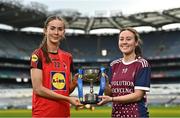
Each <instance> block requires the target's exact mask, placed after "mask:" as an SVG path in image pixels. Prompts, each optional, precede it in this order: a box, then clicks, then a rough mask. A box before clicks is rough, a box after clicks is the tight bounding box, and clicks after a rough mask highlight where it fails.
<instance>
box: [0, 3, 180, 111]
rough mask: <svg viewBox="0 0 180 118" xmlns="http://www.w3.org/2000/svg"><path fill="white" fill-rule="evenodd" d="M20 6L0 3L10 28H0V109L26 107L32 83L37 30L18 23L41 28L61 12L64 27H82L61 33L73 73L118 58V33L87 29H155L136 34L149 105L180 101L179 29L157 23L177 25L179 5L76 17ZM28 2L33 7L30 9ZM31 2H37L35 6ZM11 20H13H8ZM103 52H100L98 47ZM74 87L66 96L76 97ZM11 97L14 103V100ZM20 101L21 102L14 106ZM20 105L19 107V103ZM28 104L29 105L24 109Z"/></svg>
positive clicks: (0, 11) (38, 39)
mask: <svg viewBox="0 0 180 118" xmlns="http://www.w3.org/2000/svg"><path fill="white" fill-rule="evenodd" d="M30 6H31V7H26V6H23V5H22V4H21V3H20V2H16V1H13V2H12V1H11V2H8V0H1V1H0V7H1V9H0V16H1V18H0V23H2V24H8V25H10V26H12V27H13V28H14V29H13V30H3V29H1V30H0V96H1V97H0V101H3V102H0V108H5V109H7V108H13V107H16V108H17V106H19V108H22V107H23V108H27V106H30V105H31V92H32V86H31V81H30V72H29V69H30V67H29V59H30V55H31V53H32V51H33V50H34V49H35V48H37V47H38V45H39V44H40V43H41V40H42V34H41V33H33V32H22V31H21V30H20V29H21V28H24V27H33V26H34V27H42V26H43V21H44V20H45V19H46V18H47V16H48V15H52V14H56V15H61V16H62V17H63V19H64V20H65V21H66V25H67V26H68V27H67V28H70V29H80V30H83V31H84V32H85V33H84V34H75V33H72V34H67V36H66V40H64V41H63V42H62V45H61V48H63V49H64V50H67V51H68V52H70V53H72V55H73V58H74V65H75V69H76V70H75V72H74V73H76V72H77V69H78V68H79V67H82V66H101V65H103V66H105V67H106V68H107V69H108V68H109V63H110V62H111V61H112V60H114V59H116V58H119V57H121V53H120V51H119V49H118V42H117V41H118V40H117V39H118V34H90V31H91V30H93V29H99V28H113V29H121V28H122V27H124V26H131V27H136V26H152V27H154V28H155V29H158V30H156V31H151V32H142V33H140V36H141V38H142V40H143V45H142V49H143V53H144V56H145V57H146V58H147V59H148V61H149V62H150V64H151V67H152V75H151V77H152V86H151V91H150V93H148V103H149V104H153V105H156V104H163V105H170V104H180V96H179V95H180V92H179V89H180V88H179V84H180V54H179V48H180V40H179V39H180V35H179V29H175V30H169V31H165V30H162V26H164V25H166V24H171V23H177V22H178V23H180V20H179V19H180V8H174V9H169V10H164V11H163V12H162V13H159V12H145V13H137V14H132V15H129V16H123V15H121V16H111V17H91V18H89V17H84V16H83V17H82V16H81V14H80V13H78V12H76V11H73V12H72V11H66V12H63V11H62V10H60V11H58V10H57V11H54V12H48V11H46V7H45V6H43V5H41V4H36V5H30ZM32 6H33V7H32ZM34 6H36V7H37V6H38V9H37V8H35V7H34ZM12 19H16V20H12ZM104 49H105V50H106V51H107V55H104V56H103V55H102V54H101V51H102V50H104ZM76 94H77V91H75V92H74V93H73V94H72V95H76ZM14 101H16V102H14ZM20 103H22V104H21V105H20ZM22 105H23V106H22ZM28 108H29V107H28Z"/></svg>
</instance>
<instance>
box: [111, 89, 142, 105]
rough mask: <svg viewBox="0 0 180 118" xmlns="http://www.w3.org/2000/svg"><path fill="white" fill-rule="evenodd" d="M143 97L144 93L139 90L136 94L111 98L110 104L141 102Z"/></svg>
mask: <svg viewBox="0 0 180 118" xmlns="http://www.w3.org/2000/svg"><path fill="white" fill-rule="evenodd" d="M143 96H144V91H142V90H140V91H138V92H134V93H131V94H127V95H124V96H117V97H113V98H112V102H120V103H123V104H125V103H131V102H137V101H139V100H141V99H142V97H143Z"/></svg>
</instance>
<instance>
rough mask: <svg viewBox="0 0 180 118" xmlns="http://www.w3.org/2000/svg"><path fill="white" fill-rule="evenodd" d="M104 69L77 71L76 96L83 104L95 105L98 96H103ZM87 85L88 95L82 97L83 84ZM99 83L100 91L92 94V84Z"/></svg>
mask: <svg viewBox="0 0 180 118" xmlns="http://www.w3.org/2000/svg"><path fill="white" fill-rule="evenodd" d="M104 70H105V68H104V67H101V68H100V69H99V68H84V69H79V78H78V96H79V99H80V101H81V103H83V104H96V103H97V102H99V101H100V100H99V98H98V96H100V95H103V92H104V88H105V77H104V75H105V74H104ZM84 82H86V83H89V85H90V89H89V93H86V94H85V95H83V83H84ZM94 83H99V84H100V89H99V93H94V89H93V84H94Z"/></svg>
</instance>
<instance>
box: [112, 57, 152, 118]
mask: <svg viewBox="0 0 180 118" xmlns="http://www.w3.org/2000/svg"><path fill="white" fill-rule="evenodd" d="M110 66H111V74H112V78H111V82H110V84H111V88H112V95H113V96H123V95H127V94H131V93H133V92H134V91H135V89H140V90H144V91H149V90H150V76H151V69H150V65H149V63H148V62H147V61H146V60H145V59H144V58H141V57H139V58H138V59H136V60H134V61H132V62H129V63H125V62H124V61H123V60H122V59H121V58H120V59H117V60H114V61H113V62H112V63H111V65H110ZM146 116H148V111H147V108H146V95H145V96H144V97H143V98H142V99H141V100H140V101H138V102H132V103H127V104H121V103H118V102H116V103H113V109H112V117H146Z"/></svg>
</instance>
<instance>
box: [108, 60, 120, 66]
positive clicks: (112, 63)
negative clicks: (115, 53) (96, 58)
mask: <svg viewBox="0 0 180 118" xmlns="http://www.w3.org/2000/svg"><path fill="white" fill-rule="evenodd" d="M121 61H122V58H119V59H116V60H114V61H112V62H111V63H110V66H113V65H114V64H116V63H120V62H121Z"/></svg>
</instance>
